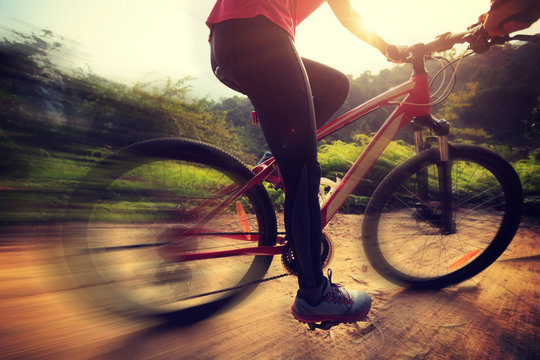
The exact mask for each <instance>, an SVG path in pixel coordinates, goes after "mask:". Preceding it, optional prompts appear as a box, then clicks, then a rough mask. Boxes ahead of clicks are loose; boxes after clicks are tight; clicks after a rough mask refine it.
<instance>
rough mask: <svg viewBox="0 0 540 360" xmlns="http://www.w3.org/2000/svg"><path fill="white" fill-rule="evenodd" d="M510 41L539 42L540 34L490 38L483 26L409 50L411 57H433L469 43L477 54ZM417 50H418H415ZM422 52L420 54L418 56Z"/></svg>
mask: <svg viewBox="0 0 540 360" xmlns="http://www.w3.org/2000/svg"><path fill="white" fill-rule="evenodd" d="M510 40H519V41H528V42H539V41H540V34H536V35H520V34H518V35H514V36H505V37H493V38H492V37H490V36H489V35H488V33H487V32H486V31H485V29H484V28H483V27H482V25H477V26H475V27H473V28H471V29H469V30H467V31H463V32H459V33H455V34H452V33H450V32H447V33H444V34H441V35H439V36H437V38H436V39H435V40H433V41H431V42H428V43H425V44H417V45H413V46H412V47H411V48H409V49H408V54H409V56H411V55H421V56H424V55H431V54H432V53H434V52H440V51H446V50H450V49H451V48H452V47H454V45H456V44H463V43H469V46H470V48H471V50H473V51H474V52H476V53H479V54H481V53H483V52H486V51H487V50H488V49H489V48H490V46H491V45H493V44H504V43H505V42H507V41H510ZM415 48H416V49H415ZM418 51H420V54H418Z"/></svg>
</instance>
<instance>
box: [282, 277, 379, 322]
mask: <svg viewBox="0 0 540 360" xmlns="http://www.w3.org/2000/svg"><path fill="white" fill-rule="evenodd" d="M325 282H326V283H325V285H324V288H323V296H322V300H321V302H320V303H319V304H317V305H311V304H309V303H308V302H307V301H306V300H304V299H303V298H302V297H301V295H299V294H297V295H296V299H295V300H294V303H293V305H292V308H291V310H292V314H293V316H294V317H295V318H296V319H297V320H299V321H301V322H305V323H315V322H319V321H321V322H331V323H334V324H335V323H352V322H356V321H360V320H363V319H364V318H365V317H366V316H367V314H368V312H369V309H370V308H371V298H370V297H369V295H368V294H366V293H365V292H362V291H355V290H347V289H345V288H344V287H342V286H340V285H339V284H334V283H332V270H330V269H329V270H328V278H325Z"/></svg>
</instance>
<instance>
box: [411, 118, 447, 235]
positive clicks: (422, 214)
mask: <svg viewBox="0 0 540 360" xmlns="http://www.w3.org/2000/svg"><path fill="white" fill-rule="evenodd" d="M412 124H413V130H414V139H415V145H416V152H417V153H420V152H422V151H424V150H426V149H429V148H430V147H431V144H430V141H424V137H423V134H422V130H423V129H424V128H426V127H427V128H430V129H431V130H433V132H434V133H435V135H437V139H438V146H439V155H440V159H439V160H440V161H439V162H437V178H438V189H437V190H438V193H437V197H436V198H434V199H431V200H434V201H435V202H436V203H438V206H436V208H435V209H434V208H430V207H429V206H426V204H429V203H430V195H429V184H428V181H429V174H428V171H427V169H423V170H422V171H421V172H419V173H418V174H417V176H416V182H417V184H416V191H417V195H418V197H419V199H421V200H422V201H421V203H420V204H419V205H418V206H417V209H416V213H415V215H416V216H417V217H418V218H421V219H422V220H424V221H428V222H430V223H431V224H432V225H433V226H436V227H438V228H439V229H440V231H441V233H442V234H453V233H455V232H456V224H455V221H454V211H453V204H452V159H451V158H450V156H449V149H448V134H449V132H450V126H449V124H448V122H447V121H446V120H438V119H435V118H433V117H432V116H431V115H426V116H420V117H416V118H414V119H413V121H412Z"/></svg>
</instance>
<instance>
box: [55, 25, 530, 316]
mask: <svg viewBox="0 0 540 360" xmlns="http://www.w3.org/2000/svg"><path fill="white" fill-rule="evenodd" d="M475 31H476V30H470V31H467V32H464V33H459V34H444V35H442V36H440V37H438V38H437V39H435V40H434V41H432V42H430V43H427V44H418V45H414V46H412V47H411V48H410V50H409V56H408V58H407V59H408V60H407V62H408V63H410V64H411V65H412V68H413V74H412V76H411V78H410V79H409V80H408V81H406V82H404V83H402V84H400V85H397V86H396V87H394V88H392V89H389V90H387V91H386V92H383V93H382V94H380V95H378V96H376V97H374V98H373V99H371V100H369V101H367V102H365V103H363V104H361V105H359V106H357V107H355V108H354V109H352V110H350V111H348V112H346V113H345V114H343V115H341V116H339V117H338V118H336V119H335V120H333V121H331V122H330V123H328V124H326V125H325V126H323V127H322V128H321V129H319V130H318V134H317V135H318V138H319V139H322V138H324V137H326V136H328V135H330V134H332V133H334V132H335V131H337V130H339V129H341V128H343V127H344V126H345V125H347V124H349V123H351V122H353V121H355V120H357V119H359V118H361V117H362V116H364V115H366V114H369V113H371V112H372V111H375V110H377V109H380V108H383V107H388V106H392V107H395V108H394V109H393V111H392V113H391V114H390V115H389V116H388V118H387V120H386V121H385V122H384V123H383V124H382V126H381V127H380V129H379V130H378V132H377V133H376V134H375V135H374V137H373V139H372V140H371V142H370V143H369V144H368V145H367V147H366V148H365V149H364V151H363V152H362V153H361V155H360V156H359V157H358V159H357V160H356V161H355V162H354V164H352V166H351V167H350V169H349V170H348V172H347V173H346V174H345V176H344V177H343V178H342V179H341V180H339V181H337V182H336V181H332V180H329V179H322V180H321V184H322V185H321V194H320V200H321V214H322V221H323V228H324V227H325V226H326V225H328V223H329V222H330V220H331V219H332V218H333V217H334V216H335V214H336V213H337V212H338V210H339V209H340V207H341V206H342V204H343V203H344V202H345V201H346V199H347V198H348V196H349V195H350V194H351V193H353V192H354V190H355V188H356V187H357V186H358V185H359V184H360V182H361V181H362V179H363V178H364V177H365V175H366V174H367V173H368V171H369V170H370V168H371V167H372V165H373V164H374V163H375V161H376V160H377V158H379V156H380V155H381V153H382V152H383V150H384V149H385V148H386V147H387V145H388V144H389V143H390V142H391V141H392V139H393V138H394V137H395V136H396V135H397V134H398V132H399V131H400V130H401V129H402V128H404V127H405V126H406V125H408V124H410V125H409V126H411V127H412V129H413V132H414V139H415V147H416V152H417V154H416V155H414V156H412V157H411V158H409V159H408V160H406V161H405V162H404V163H402V164H400V165H398V166H397V167H395V168H394V169H393V170H392V171H391V172H390V173H389V174H388V175H386V177H385V178H384V179H383V180H382V181H381V182H380V184H379V185H378V186H377V187H376V189H375V190H374V192H373V194H372V196H371V198H370V200H369V202H368V204H367V207H366V210H365V214H364V218H363V224H362V239H363V246H364V250H365V253H366V255H367V258H368V260H369V262H370V263H371V265H372V266H373V268H374V269H375V270H376V271H377V272H379V273H380V274H381V275H382V276H384V277H385V278H386V279H388V280H390V281H392V282H394V283H397V284H399V285H402V286H408V287H416V288H429V289H433V288H442V287H445V286H448V285H451V284H456V283H459V282H461V281H464V280H466V279H468V278H471V277H473V276H475V275H477V274H478V273H480V272H481V271H482V270H484V269H485V268H486V267H488V266H489V265H490V264H491V263H493V262H494V261H495V260H496V259H497V258H498V257H499V256H500V255H501V254H502V253H503V251H504V250H505V249H506V247H507V246H508V244H509V243H510V241H511V240H512V238H513V237H514V235H515V233H516V231H517V228H518V226H519V224H520V219H521V207H522V201H523V195H522V188H521V183H520V180H519V177H518V175H517V174H516V172H515V171H514V169H513V168H512V166H511V165H510V164H509V163H507V162H506V161H505V160H504V159H503V158H501V157H500V156H499V155H497V154H495V153H494V152H492V151H490V150H488V149H484V148H481V147H479V146H475V145H468V144H450V143H449V142H448V135H449V132H450V126H449V123H448V122H446V121H444V120H439V119H435V118H434V117H433V116H432V115H431V106H432V105H434V104H435V103H438V102H439V101H442V99H444V98H445V97H446V96H448V94H449V93H450V92H451V91H452V88H453V85H454V83H455V70H456V69H455V68H454V65H453V64H454V63H452V62H449V61H447V60H444V59H442V58H439V57H436V56H433V55H432V53H434V52H438V51H443V50H447V49H450V48H452V47H453V46H454V45H455V44H457V43H465V42H466V43H468V44H470V45H469V47H472V48H473V50H474V49H475V48H476V49H479V48H480V47H479V46H480V45H478V44H479V43H478V39H477V36H475V34H476V33H477V32H475ZM490 41H491V42H493V40H490ZM475 43H476V44H475ZM484 45H485V44H484ZM488 45H489V44H488ZM430 59H436V60H439V61H441V62H442V65H441V70H448V69H450V70H451V71H452V69H453V72H454V75H452V77H451V78H450V80H449V81H445V82H444V84H445V85H441V86H439V89H438V90H437V91H435V92H434V94H435V97H434V96H430V78H429V76H428V73H427V72H426V70H425V62H426V60H430ZM445 61H446V63H445ZM458 64H459V62H458ZM439 73H445V71H442V72H441V71H439ZM442 76H444V75H442ZM437 96H438V98H437ZM433 99H434V100H433ZM265 184H266V185H265ZM267 186H274V187H275V188H279V187H280V186H282V185H281V180H280V176H279V169H278V168H277V165H276V163H275V161H274V158H273V157H271V156H269V157H267V158H266V159H263V160H262V161H261V162H260V163H259V164H257V165H256V166H255V167H253V168H250V167H248V166H246V165H245V164H244V163H242V162H241V161H240V160H238V159H237V158H236V157H235V156H233V155H231V154H230V153H228V152H227V151H225V150H222V149H219V148H217V147H216V146H213V145H210V144H206V143H203V142H200V141H195V140H188V139H183V138H162V139H153V140H147V141H142V142H138V143H136V144H133V145H130V146H127V147H126V148H124V149H122V150H120V151H119V152H118V153H116V154H114V155H112V156H111V157H109V158H107V159H105V160H104V161H102V162H101V163H100V164H98V165H97V166H96V167H95V168H94V169H92V170H91V171H90V172H89V174H88V175H87V176H86V177H85V178H84V179H83V180H82V181H81V185H80V186H79V187H78V188H77V189H76V190H75V191H74V193H73V195H72V197H71V200H70V205H69V208H70V209H71V214H72V215H73V214H75V215H76V216H77V218H78V219H79V220H80V222H79V223H77V224H70V225H66V226H65V228H64V248H65V255H66V259H67V263H68V264H69V266H70V268H71V271H72V273H73V276H74V278H75V279H76V280H77V281H78V283H79V284H80V286H81V287H82V288H84V289H85V290H86V293H87V294H88V295H89V296H91V297H92V298H94V300H97V301H98V302H99V303H100V304H101V305H103V306H105V307H107V308H111V309H112V310H115V311H119V312H121V313H125V314H132V315H139V316H141V315H142V316H147V315H148V316H164V317H166V318H168V319H173V320H174V321H177V322H182V323H192V322H195V321H198V320H201V319H204V318H207V317H209V316H211V315H212V314H215V313H216V312H217V311H218V310H221V309H224V308H226V307H227V306H228V305H232V304H235V303H236V302H237V301H239V300H241V299H243V298H244V297H245V296H247V295H248V294H249V293H250V292H251V291H253V289H254V288H255V286H256V285H257V284H259V283H260V282H262V281H268V280H271V279H274V278H276V277H279V276H284V275H285V274H282V275H278V276H275V277H270V278H264V276H265V274H266V272H267V270H268V268H269V266H270V264H271V262H272V260H273V257H274V256H276V255H280V256H281V258H282V261H283V263H284V265H285V267H286V268H287V270H288V273H293V274H294V273H295V271H296V269H295V260H294V252H293V251H292V249H291V246H290V244H288V242H287V238H286V236H285V234H284V233H283V232H278V230H277V220H276V212H275V210H274V207H273V205H272V201H271V200H270V197H269V195H268V191H267ZM322 244H323V245H322V247H321V266H326V265H327V263H328V261H329V259H330V257H331V253H332V245H331V243H330V241H329V240H328V237H327V236H325V235H323V242H322Z"/></svg>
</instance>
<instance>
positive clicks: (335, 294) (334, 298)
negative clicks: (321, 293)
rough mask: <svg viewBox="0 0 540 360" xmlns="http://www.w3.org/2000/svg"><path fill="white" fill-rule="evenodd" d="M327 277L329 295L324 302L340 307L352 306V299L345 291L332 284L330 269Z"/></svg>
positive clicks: (338, 285)
mask: <svg viewBox="0 0 540 360" xmlns="http://www.w3.org/2000/svg"><path fill="white" fill-rule="evenodd" d="M327 276H328V281H329V282H330V293H329V294H328V298H327V299H326V301H328V302H331V303H334V304H335V303H338V304H340V305H341V304H345V305H352V304H353V299H352V298H351V295H349V292H348V291H347V289H345V288H344V287H342V286H341V285H340V284H334V283H333V282H332V269H328V271H327Z"/></svg>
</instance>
